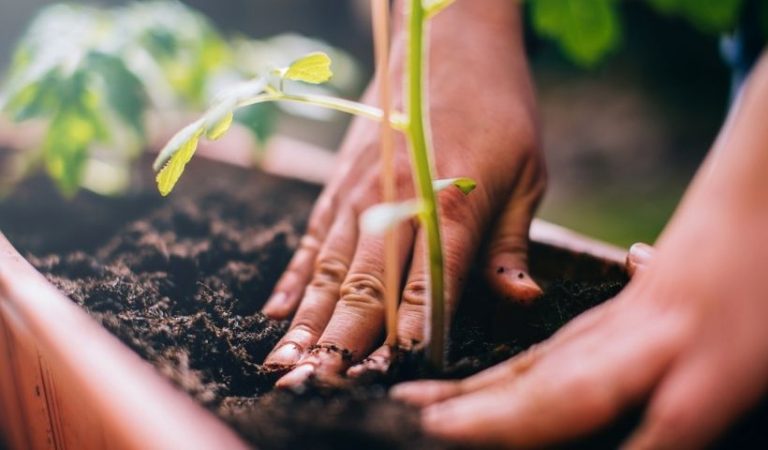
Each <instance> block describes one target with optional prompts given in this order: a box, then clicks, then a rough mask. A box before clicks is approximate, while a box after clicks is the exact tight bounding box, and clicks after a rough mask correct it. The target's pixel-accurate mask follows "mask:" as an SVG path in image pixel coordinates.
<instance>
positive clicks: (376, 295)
mask: <svg viewBox="0 0 768 450" xmlns="http://www.w3.org/2000/svg"><path fill="white" fill-rule="evenodd" d="M340 293H341V302H342V303H344V304H347V305H350V304H354V305H357V306H359V307H363V308H367V309H382V308H383V303H384V283H383V282H382V281H381V279H380V278H378V277H376V276H373V275H371V274H367V273H355V274H351V275H350V276H349V277H347V279H346V280H345V281H344V284H343V285H342V286H341V291H340Z"/></svg>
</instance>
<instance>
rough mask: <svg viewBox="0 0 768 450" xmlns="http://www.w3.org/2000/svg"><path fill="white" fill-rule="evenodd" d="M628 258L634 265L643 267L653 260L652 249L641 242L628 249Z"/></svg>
mask: <svg viewBox="0 0 768 450" xmlns="http://www.w3.org/2000/svg"><path fill="white" fill-rule="evenodd" d="M629 258H630V259H631V260H632V262H634V263H635V264H637V265H639V266H644V265H646V264H648V263H649V262H651V259H653V247H651V246H650V245H647V244H643V243H641V242H638V243H637V244H633V245H632V247H630V248H629Z"/></svg>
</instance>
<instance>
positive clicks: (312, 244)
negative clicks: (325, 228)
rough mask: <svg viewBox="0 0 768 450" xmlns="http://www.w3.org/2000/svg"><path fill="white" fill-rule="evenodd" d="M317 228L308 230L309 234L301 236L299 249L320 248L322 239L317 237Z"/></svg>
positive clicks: (314, 250) (311, 249) (315, 249)
mask: <svg viewBox="0 0 768 450" xmlns="http://www.w3.org/2000/svg"><path fill="white" fill-rule="evenodd" d="M316 232H317V230H312V229H311V228H310V229H309V230H308V232H307V234H305V235H304V236H302V237H301V240H300V241H299V249H300V250H307V251H310V252H316V251H317V250H319V248H320V240H319V239H318V238H317V237H316V236H317V234H316Z"/></svg>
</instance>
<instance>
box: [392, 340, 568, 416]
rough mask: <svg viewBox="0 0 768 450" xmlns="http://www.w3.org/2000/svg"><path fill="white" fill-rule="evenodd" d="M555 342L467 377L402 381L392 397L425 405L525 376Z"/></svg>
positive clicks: (542, 344)
mask: <svg viewBox="0 0 768 450" xmlns="http://www.w3.org/2000/svg"><path fill="white" fill-rule="evenodd" d="M552 344H553V342H552V341H547V342H544V343H541V344H536V345H533V346H532V347H531V348H529V349H528V350H526V351H525V352H523V353H521V354H519V355H517V356H515V357H513V358H510V359H509V360H507V361H505V362H503V363H501V364H497V365H495V366H493V367H490V368H488V369H485V370H483V371H482V372H480V373H477V374H475V375H473V376H471V377H468V378H466V379H464V380H459V381H441V380H426V381H411V382H406V383H401V384H398V385H396V386H394V387H393V388H392V390H391V391H390V396H391V397H392V398H394V399H395V400H400V401H402V402H405V403H408V404H411V405H414V406H422V407H423V406H427V405H431V404H433V403H437V402H441V401H444V400H447V399H449V398H452V397H457V396H460V395H465V394H469V393H472V392H475V391H479V390H482V389H485V388H487V387H489V386H493V385H496V384H500V383H503V382H505V381H508V380H510V379H511V378H514V377H517V376H520V375H522V374H523V373H525V372H526V371H527V370H528V369H529V368H531V367H533V365H534V363H535V362H536V361H537V360H539V358H541V356H542V355H544V354H545V353H546V352H549V351H551V348H552Z"/></svg>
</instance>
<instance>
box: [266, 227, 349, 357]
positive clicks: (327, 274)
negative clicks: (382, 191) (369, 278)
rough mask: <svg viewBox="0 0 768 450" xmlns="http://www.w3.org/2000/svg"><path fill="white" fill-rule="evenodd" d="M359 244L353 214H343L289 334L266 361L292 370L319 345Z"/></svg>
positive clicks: (324, 248) (320, 259) (319, 257)
mask: <svg viewBox="0 0 768 450" xmlns="http://www.w3.org/2000/svg"><path fill="white" fill-rule="evenodd" d="M356 240H357V224H356V223H355V219H354V216H353V215H352V213H351V212H348V213H342V214H341V215H339V217H338V218H337V220H336V222H334V224H333V226H332V227H331V230H330V232H329V233H328V239H327V240H326V243H325V245H324V246H323V248H322V250H321V251H320V253H319V255H318V258H317V264H316V265H315V270H314V274H313V276H312V280H311V282H310V283H309V285H308V286H307V288H306V290H305V293H304V297H303V298H302V300H301V305H300V306H299V310H298V311H297V312H296V316H295V317H294V318H293V321H292V322H291V326H290V328H289V329H288V332H287V333H286V334H285V336H283V338H282V339H280V342H278V344H277V345H276V346H275V349H274V350H273V351H272V353H270V354H269V356H267V359H266V360H265V361H264V363H265V364H268V365H280V366H291V365H294V364H296V362H297V361H298V360H299V359H300V358H301V356H302V355H303V354H304V353H305V352H306V351H307V350H308V349H309V348H310V346H312V345H314V344H315V342H317V339H318V338H319V337H320V334H321V333H322V332H323V330H324V329H325V326H326V324H327V323H328V320H329V319H330V317H331V314H332V313H333V308H334V306H335V304H336V300H337V299H338V296H339V287H340V285H341V282H342V280H344V277H345V276H346V275H347V270H348V267H349V264H350V261H351V259H352V255H353V252H354V248H355V243H356Z"/></svg>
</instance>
